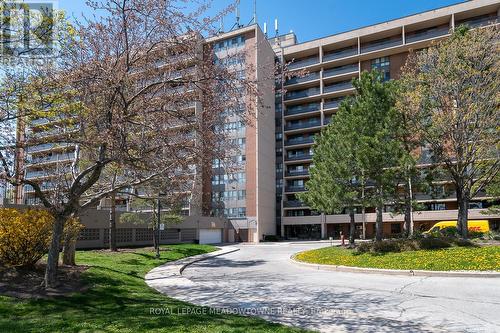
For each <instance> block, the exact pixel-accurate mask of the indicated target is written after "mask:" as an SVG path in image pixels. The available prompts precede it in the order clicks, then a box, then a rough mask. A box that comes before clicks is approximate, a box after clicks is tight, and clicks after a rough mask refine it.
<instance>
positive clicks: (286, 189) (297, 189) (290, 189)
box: [285, 186, 306, 192]
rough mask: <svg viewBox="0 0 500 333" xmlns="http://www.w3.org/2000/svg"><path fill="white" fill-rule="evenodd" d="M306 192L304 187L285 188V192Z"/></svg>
mask: <svg viewBox="0 0 500 333" xmlns="http://www.w3.org/2000/svg"><path fill="white" fill-rule="evenodd" d="M304 191H306V188H305V186H287V187H286V188H285V192H304Z"/></svg>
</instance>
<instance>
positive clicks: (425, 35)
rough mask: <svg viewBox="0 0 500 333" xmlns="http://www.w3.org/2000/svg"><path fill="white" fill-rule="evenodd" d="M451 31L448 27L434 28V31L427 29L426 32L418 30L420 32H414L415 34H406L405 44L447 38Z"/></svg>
mask: <svg viewBox="0 0 500 333" xmlns="http://www.w3.org/2000/svg"><path fill="white" fill-rule="evenodd" d="M449 30H450V29H449V28H448V27H442V28H432V29H425V30H418V31H414V32H409V33H407V34H406V37H405V42H406V44H410V43H414V42H419V41H422V40H426V39H431V38H437V37H442V36H446V35H448V34H449V32H450V31H449Z"/></svg>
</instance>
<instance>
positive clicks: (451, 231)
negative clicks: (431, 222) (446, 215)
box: [439, 227, 458, 237]
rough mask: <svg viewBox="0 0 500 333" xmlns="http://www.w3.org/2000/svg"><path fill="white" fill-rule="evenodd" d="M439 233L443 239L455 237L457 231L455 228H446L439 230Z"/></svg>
mask: <svg viewBox="0 0 500 333" xmlns="http://www.w3.org/2000/svg"><path fill="white" fill-rule="evenodd" d="M439 233H440V234H441V235H442V236H444V237H457V236H458V229H457V227H446V228H443V229H441V230H440V231H439Z"/></svg>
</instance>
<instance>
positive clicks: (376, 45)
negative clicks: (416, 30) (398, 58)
mask: <svg viewBox="0 0 500 333" xmlns="http://www.w3.org/2000/svg"><path fill="white" fill-rule="evenodd" d="M401 44H403V40H402V39H401V38H398V39H392V38H391V39H381V40H377V41H374V42H370V43H366V44H365V45H362V46H361V53H366V52H372V51H377V50H382V49H386V48H388V47H393V46H398V45H401Z"/></svg>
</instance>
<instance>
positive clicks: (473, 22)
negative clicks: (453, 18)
mask: <svg viewBox="0 0 500 333" xmlns="http://www.w3.org/2000/svg"><path fill="white" fill-rule="evenodd" d="M496 23H498V17H496V16H490V15H487V16H480V17H475V18H471V19H467V20H462V21H458V22H457V24H455V25H456V26H460V25H462V24H464V25H468V26H469V27H470V28H478V27H484V26H487V25H490V24H496Z"/></svg>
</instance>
